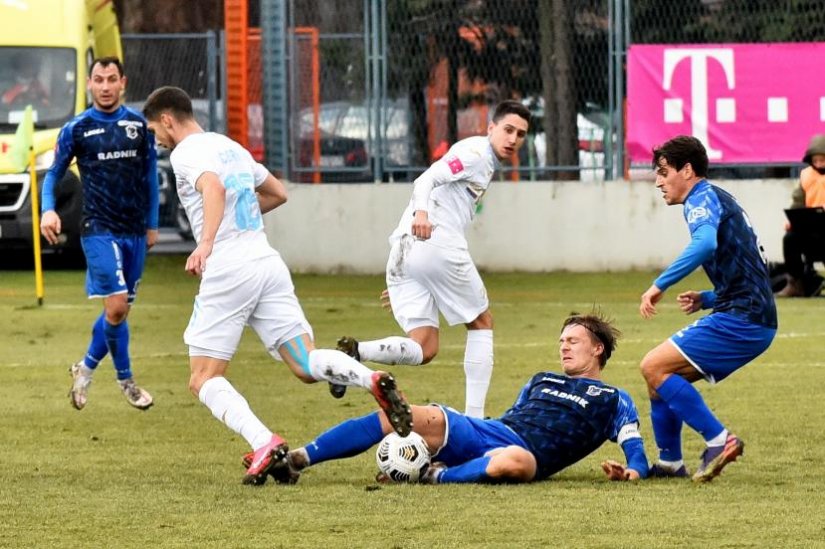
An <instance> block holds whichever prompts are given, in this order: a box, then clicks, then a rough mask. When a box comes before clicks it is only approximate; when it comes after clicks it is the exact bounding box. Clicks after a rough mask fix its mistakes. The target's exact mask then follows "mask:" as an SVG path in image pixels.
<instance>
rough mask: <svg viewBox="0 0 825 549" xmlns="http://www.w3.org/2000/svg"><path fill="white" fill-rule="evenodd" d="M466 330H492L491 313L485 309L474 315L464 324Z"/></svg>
mask: <svg viewBox="0 0 825 549" xmlns="http://www.w3.org/2000/svg"><path fill="white" fill-rule="evenodd" d="M466 326H467V329H468V330H492V329H493V314H492V313H491V312H490V309H487V310H486V311H484V312H483V313H481V314H480V315H478V316H477V317H476V319H475V320H473V321H472V322H468V323H467V324H466Z"/></svg>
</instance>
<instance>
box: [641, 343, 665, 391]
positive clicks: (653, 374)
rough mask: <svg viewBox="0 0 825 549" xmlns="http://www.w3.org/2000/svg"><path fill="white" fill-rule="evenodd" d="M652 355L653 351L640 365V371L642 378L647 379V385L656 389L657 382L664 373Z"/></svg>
mask: <svg viewBox="0 0 825 549" xmlns="http://www.w3.org/2000/svg"><path fill="white" fill-rule="evenodd" d="M652 355H653V353H652V351H651V352H649V353H647V354H646V355H645V357H644V358H643V359H642V362H641V363H640V364H639V370H641V372H642V377H644V378H645V381H646V382H647V384H648V385H649V386H650V387H656V386H657V383H656V382H657V380H658V379H659V378H660V377H661V375H662V371H661V367H660V365H659V363H658V361H656V360H655V359H654V358H653V356H652Z"/></svg>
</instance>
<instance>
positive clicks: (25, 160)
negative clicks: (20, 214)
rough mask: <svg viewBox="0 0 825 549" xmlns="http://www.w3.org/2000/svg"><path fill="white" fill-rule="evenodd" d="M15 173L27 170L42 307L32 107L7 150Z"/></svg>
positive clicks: (37, 289)
mask: <svg viewBox="0 0 825 549" xmlns="http://www.w3.org/2000/svg"><path fill="white" fill-rule="evenodd" d="M9 156H10V157H11V159H10V160H11V163H12V166H13V167H14V171H15V172H22V171H25V170H26V167H27V166H28V168H29V183H30V185H29V188H30V189H31V203H32V244H33V247H34V292H35V295H36V296H37V304H38V305H43V294H44V292H43V265H42V262H41V261H40V200H39V198H40V195H39V193H38V190H37V170H35V167H34V165H35V164H34V116H33V114H32V106H31V105H28V106H27V107H26V110H25V111H23V120H21V121H20V125H19V126H17V131H16V132H15V133H14V141H13V142H12V144H11V149H10V150H9Z"/></svg>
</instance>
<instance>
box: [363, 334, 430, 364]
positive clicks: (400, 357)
mask: <svg viewBox="0 0 825 549" xmlns="http://www.w3.org/2000/svg"><path fill="white" fill-rule="evenodd" d="M358 354H360V355H361V360H364V361H367V360H369V361H371V362H378V363H380V364H408V365H413V366H417V365H419V364H421V362H423V360H424V351H423V350H422V349H421V345H419V344H418V343H417V342H415V341H413V340H412V339H410V338H408V337H400V336H392V337H385V338H384V339H376V340H375V341H362V342H361V343H359V344H358Z"/></svg>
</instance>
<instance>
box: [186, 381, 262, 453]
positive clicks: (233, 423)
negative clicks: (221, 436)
mask: <svg viewBox="0 0 825 549" xmlns="http://www.w3.org/2000/svg"><path fill="white" fill-rule="evenodd" d="M198 399H199V400H200V401H201V402H203V403H204V404H205V405H206V407H207V408H209V410H210V411H211V412H212V415H213V416H215V417H216V418H217V419H219V420H220V421H222V422H223V423H224V424H226V426H227V427H229V428H230V429H232V430H233V431H235V432H236V433H238V434H239V435H241V436H242V437H243V438H245V439H246V441H247V442H248V443H249V445H250V446H251V447H252V449H253V450H257V449H258V448H260V447H261V446H263V445H264V444H266V443H268V442H269V441H270V440H271V439H272V431H270V430H269V429H267V427H266V425H264V424H263V423H261V420H259V419H258V418H257V416H255V414H253V413H252V410H251V409H250V408H249V403H248V402H247V401H246V399H245V398H244V397H243V395H242V394H241V393H239V392H238V391H236V390H235V388H234V387H233V386H232V384H231V383H229V381H227V379H226V378H225V377H213V378H212V379H209V380H207V381H206V383H204V384H203V386H201V390H200V391H199V392H198Z"/></svg>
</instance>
